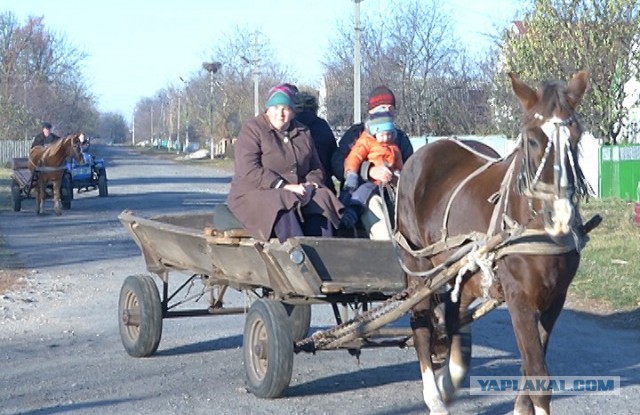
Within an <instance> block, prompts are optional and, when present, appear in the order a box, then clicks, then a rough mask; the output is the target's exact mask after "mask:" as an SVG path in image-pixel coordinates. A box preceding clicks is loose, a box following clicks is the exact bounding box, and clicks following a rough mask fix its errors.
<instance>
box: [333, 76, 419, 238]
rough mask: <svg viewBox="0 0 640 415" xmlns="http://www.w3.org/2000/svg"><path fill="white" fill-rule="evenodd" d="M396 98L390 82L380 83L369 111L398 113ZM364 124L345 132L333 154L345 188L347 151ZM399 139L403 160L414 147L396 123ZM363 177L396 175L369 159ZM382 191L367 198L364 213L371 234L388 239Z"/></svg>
mask: <svg viewBox="0 0 640 415" xmlns="http://www.w3.org/2000/svg"><path fill="white" fill-rule="evenodd" d="M395 106H396V99H395V96H394V95H393V92H392V91H391V90H390V89H389V88H387V87H386V86H379V87H376V88H374V89H373V91H372V92H371V94H370V96H369V106H368V108H369V114H372V113H376V112H381V111H387V112H389V113H390V114H391V115H392V116H393V117H395ZM363 130H364V124H362V123H360V124H355V125H353V126H351V128H349V130H347V132H346V133H344V135H343V136H342V138H341V140H340V142H339V144H338V149H337V150H336V152H335V153H334V154H333V157H332V159H331V163H332V166H333V174H334V175H335V177H336V178H337V179H338V180H339V181H340V183H341V188H344V182H345V177H344V170H345V169H344V163H345V159H346V158H347V155H348V154H349V152H350V151H351V148H352V147H353V145H354V143H355V141H356V140H357V139H358V137H359V136H360V134H361V133H362V131H363ZM395 143H396V144H397V145H398V147H399V148H400V155H401V157H402V161H403V163H406V161H407V159H408V158H409V157H410V156H411V155H412V154H413V147H412V145H411V141H409V137H408V136H407V134H406V133H405V132H404V131H402V130H400V129H398V128H397V127H396V136H395ZM358 173H359V174H360V179H361V180H362V181H363V182H365V181H369V180H373V181H379V182H384V183H388V182H390V181H391V180H392V178H393V172H392V171H391V170H390V169H389V168H388V167H386V166H384V165H383V166H374V165H373V164H372V163H371V162H369V161H366V160H365V161H363V163H362V166H361V167H360V171H359V172H358ZM383 203H384V202H383V199H382V197H381V196H380V195H373V196H372V197H371V198H370V199H369V201H368V202H367V206H366V209H365V211H364V213H363V216H362V218H361V219H362V224H363V225H364V227H365V228H366V231H367V232H368V233H369V234H370V235H371V234H375V235H376V236H375V239H388V238H389V235H388V231H387V224H386V223H385V222H384V205H383Z"/></svg>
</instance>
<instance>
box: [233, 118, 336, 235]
mask: <svg viewBox="0 0 640 415" xmlns="http://www.w3.org/2000/svg"><path fill="white" fill-rule="evenodd" d="M286 134H287V135H288V137H286V136H285V134H284V133H282V132H280V131H278V130H276V129H275V128H274V127H273V126H271V123H270V122H269V119H268V118H267V116H266V115H265V114H260V115H258V116H256V117H255V118H253V119H251V120H249V121H247V122H246V123H245V124H244V125H243V126H242V128H241V130H240V134H239V135H238V139H237V141H236V143H235V174H234V175H233V179H232V181H231V190H230V192H229V196H228V197H227V203H228V205H229V209H230V210H231V212H232V213H233V214H234V215H235V216H236V217H237V218H238V220H239V221H240V222H241V223H242V224H243V225H244V227H245V228H246V229H247V230H248V231H249V233H250V234H251V235H252V236H253V237H254V238H256V239H259V240H262V241H267V240H268V239H269V238H270V237H271V235H272V231H273V225H274V223H275V221H276V218H277V215H278V212H280V211H283V210H284V211H286V210H291V209H294V208H298V209H300V210H301V211H302V214H303V215H306V214H321V215H323V216H324V217H325V218H327V219H328V220H329V222H331V224H333V226H334V227H336V228H337V227H338V225H339V223H340V216H339V212H340V211H341V210H342V209H343V207H344V206H343V205H342V203H340V201H339V200H338V198H337V197H336V195H335V194H333V193H332V192H331V191H330V190H329V189H327V188H326V187H324V185H323V183H324V173H323V169H322V164H320V160H319V158H318V154H317V153H316V149H315V146H314V144H313V140H312V139H311V134H310V133H309V129H308V128H307V127H306V126H305V125H303V124H300V123H299V122H297V121H295V120H294V121H292V122H291V124H290V126H289V129H288V130H287V131H286ZM305 182H312V183H316V184H317V185H318V186H319V187H318V188H317V189H316V190H315V192H314V194H313V197H312V199H311V201H310V202H309V203H308V204H307V205H305V207H304V208H302V206H301V202H302V197H301V196H298V195H296V194H295V193H293V192H290V191H288V190H285V189H283V188H282V186H283V185H284V184H286V183H292V184H298V183H305Z"/></svg>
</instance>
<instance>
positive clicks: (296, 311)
mask: <svg viewBox="0 0 640 415" xmlns="http://www.w3.org/2000/svg"><path fill="white" fill-rule="evenodd" d="M283 304H284V303H283ZM284 308H285V310H286V311H287V315H288V316H289V322H290V323H291V337H292V338H293V341H294V342H297V341H300V340H302V339H304V338H305V337H307V333H309V327H310V326H311V306H310V305H306V304H299V305H293V304H284Z"/></svg>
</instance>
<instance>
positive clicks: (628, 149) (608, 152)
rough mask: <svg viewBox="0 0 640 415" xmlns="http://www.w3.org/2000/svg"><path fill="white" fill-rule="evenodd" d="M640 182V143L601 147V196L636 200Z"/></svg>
mask: <svg viewBox="0 0 640 415" xmlns="http://www.w3.org/2000/svg"><path fill="white" fill-rule="evenodd" d="M639 182H640V145H637V144H629V145H618V146H601V147H600V195H599V196H600V197H601V198H607V197H616V198H620V199H622V200H628V201H632V200H636V199H637V198H638V195H637V190H638V183H639Z"/></svg>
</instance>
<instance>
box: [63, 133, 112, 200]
mask: <svg viewBox="0 0 640 415" xmlns="http://www.w3.org/2000/svg"><path fill="white" fill-rule="evenodd" d="M87 150H88V145H87V147H86V148H85V149H84V150H83V156H84V163H82V164H80V163H78V162H76V161H75V160H72V161H70V162H69V163H67V170H69V171H70V172H71V186H72V188H73V189H78V193H80V192H81V191H89V190H94V189H96V188H97V189H98V196H100V197H106V196H108V195H109V189H108V187H107V186H108V185H107V170H106V168H105V163H104V160H103V159H96V157H95V156H94V155H92V154H90V153H88V151H87ZM72 198H73V196H72Z"/></svg>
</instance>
